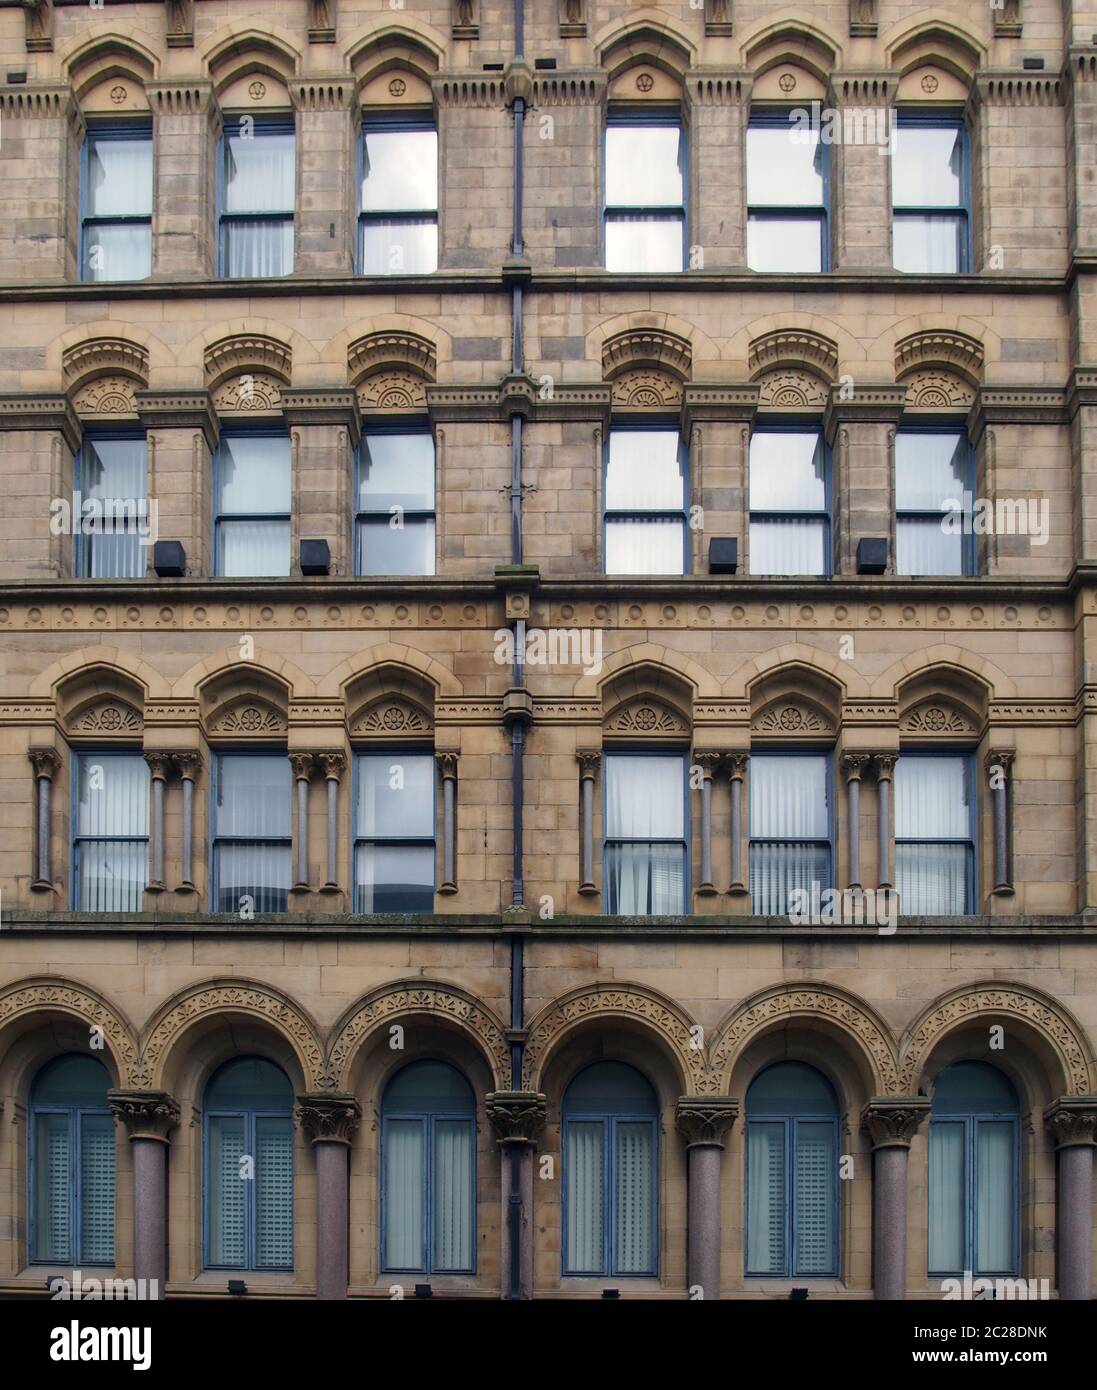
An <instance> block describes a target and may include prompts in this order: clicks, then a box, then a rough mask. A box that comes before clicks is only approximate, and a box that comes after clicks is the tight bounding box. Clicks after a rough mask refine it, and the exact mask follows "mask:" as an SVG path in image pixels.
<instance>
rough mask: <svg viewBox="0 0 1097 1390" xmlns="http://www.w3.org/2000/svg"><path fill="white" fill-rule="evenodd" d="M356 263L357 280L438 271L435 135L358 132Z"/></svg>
mask: <svg viewBox="0 0 1097 1390" xmlns="http://www.w3.org/2000/svg"><path fill="white" fill-rule="evenodd" d="M361 160H362V180H361V188H360V194H359V204H358V206H359V214H358V263H359V267H360V269H361V273H362V274H363V275H427V274H429V273H430V272H431V271H432V270H437V269H438V132H437V131H436V130H435V129H434V127H433V126H432V125H429V124H426V123H423V124H412V125H403V124H401V125H381V124H378V125H372V126H367V127H366V128H365V129H364V130H363V132H362V154H361Z"/></svg>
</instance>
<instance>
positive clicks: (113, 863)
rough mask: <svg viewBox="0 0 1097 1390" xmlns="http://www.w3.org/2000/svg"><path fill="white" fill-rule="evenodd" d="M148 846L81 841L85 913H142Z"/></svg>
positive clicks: (80, 897) (80, 896)
mask: <svg viewBox="0 0 1097 1390" xmlns="http://www.w3.org/2000/svg"><path fill="white" fill-rule="evenodd" d="M148 861H149V850H148V844H147V843H146V842H145V841H143V840H142V841H141V842H139V843H137V844H126V843H125V842H119V841H117V840H81V841H80V844H79V847H78V858H77V862H78V864H79V871H80V892H79V894H78V897H77V903H78V907H79V910H80V911H81V912H140V911H141V908H142V906H143V894H144V891H145V884H146V882H147V881H148Z"/></svg>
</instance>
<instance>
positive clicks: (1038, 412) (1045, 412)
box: [967, 386, 1070, 440]
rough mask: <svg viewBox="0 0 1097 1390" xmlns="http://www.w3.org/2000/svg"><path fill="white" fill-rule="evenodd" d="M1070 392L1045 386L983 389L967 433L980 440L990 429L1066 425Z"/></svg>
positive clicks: (970, 412)
mask: <svg viewBox="0 0 1097 1390" xmlns="http://www.w3.org/2000/svg"><path fill="white" fill-rule="evenodd" d="M1069 420H1070V412H1069V411H1068V407H1067V392H1066V391H1061V390H1059V389H1057V388H1056V387H1043V386H980V387H979V389H978V391H977V392H976V393H975V404H974V405H973V406H972V407H971V410H970V411H969V412H968V418H967V431H968V435H969V436H970V438H972V439H975V440H977V439H978V438H979V436H980V435H981V434H982V433H983V431H984V430H985V429H986V427H987V426H988V425H1065V424H1068V423H1069Z"/></svg>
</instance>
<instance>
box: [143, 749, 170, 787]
mask: <svg viewBox="0 0 1097 1390" xmlns="http://www.w3.org/2000/svg"><path fill="white" fill-rule="evenodd" d="M145 762H147V763H148V765H149V774H150V776H151V777H152V779H153V781H160V782H166V781H167V780H168V778H169V777H170V776H171V769H172V762H173V759H172V755H171V754H170V753H148V752H146V753H145Z"/></svg>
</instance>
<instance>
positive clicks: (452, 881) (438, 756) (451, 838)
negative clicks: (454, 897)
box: [434, 753, 457, 893]
mask: <svg viewBox="0 0 1097 1390" xmlns="http://www.w3.org/2000/svg"><path fill="white" fill-rule="evenodd" d="M434 758H435V761H436V762H437V764H438V771H439V773H440V775H441V778H442V885H441V887H440V888H439V889H438V891H439V893H456V892H457V754H456V753H435V755H434Z"/></svg>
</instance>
